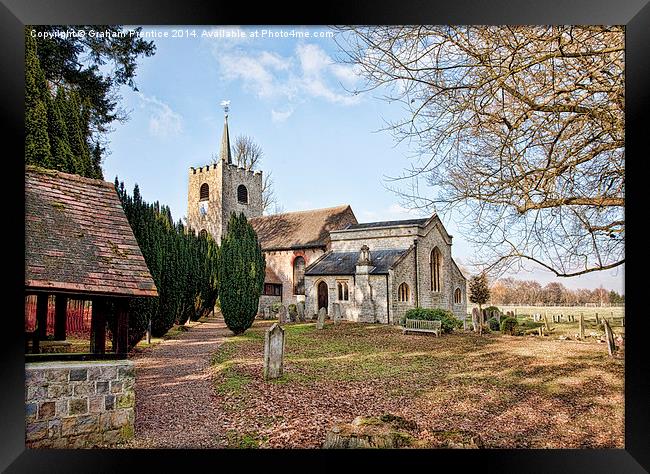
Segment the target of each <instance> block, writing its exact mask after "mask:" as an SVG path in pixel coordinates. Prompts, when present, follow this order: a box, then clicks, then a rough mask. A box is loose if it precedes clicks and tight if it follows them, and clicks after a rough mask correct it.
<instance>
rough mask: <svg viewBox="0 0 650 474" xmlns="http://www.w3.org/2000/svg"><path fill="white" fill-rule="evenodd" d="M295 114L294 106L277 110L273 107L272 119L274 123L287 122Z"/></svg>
mask: <svg viewBox="0 0 650 474" xmlns="http://www.w3.org/2000/svg"><path fill="white" fill-rule="evenodd" d="M291 114H293V108H291V107H289V109H288V110H275V109H271V120H272V121H273V122H274V123H281V122H285V121H286V120H287V119H288V118H289V117H291Z"/></svg>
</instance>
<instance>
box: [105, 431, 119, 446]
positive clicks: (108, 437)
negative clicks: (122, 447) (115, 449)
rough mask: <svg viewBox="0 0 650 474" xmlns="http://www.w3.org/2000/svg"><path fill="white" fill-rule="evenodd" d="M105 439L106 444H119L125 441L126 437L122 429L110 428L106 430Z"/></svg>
mask: <svg viewBox="0 0 650 474" xmlns="http://www.w3.org/2000/svg"><path fill="white" fill-rule="evenodd" d="M103 441H104V443H106V444H117V443H121V442H122V441H124V439H123V438H122V432H121V431H120V430H110V431H105V432H104V436H103Z"/></svg>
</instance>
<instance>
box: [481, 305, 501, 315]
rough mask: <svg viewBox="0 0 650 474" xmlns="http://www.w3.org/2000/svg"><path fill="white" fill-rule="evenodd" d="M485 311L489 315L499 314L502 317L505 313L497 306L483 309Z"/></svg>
mask: <svg viewBox="0 0 650 474" xmlns="http://www.w3.org/2000/svg"><path fill="white" fill-rule="evenodd" d="M483 309H484V310H485V311H486V312H487V314H493V313H499V314H500V315H502V316H503V311H501V310H500V309H499V308H497V307H496V306H488V307H487V308H483Z"/></svg>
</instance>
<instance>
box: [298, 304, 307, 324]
mask: <svg viewBox="0 0 650 474" xmlns="http://www.w3.org/2000/svg"><path fill="white" fill-rule="evenodd" d="M296 311H298V321H301V322H305V302H304V301H298V304H296Z"/></svg>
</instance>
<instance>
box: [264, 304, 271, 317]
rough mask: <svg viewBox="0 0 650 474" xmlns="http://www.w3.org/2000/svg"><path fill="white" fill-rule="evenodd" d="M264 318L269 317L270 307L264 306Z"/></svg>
mask: <svg viewBox="0 0 650 474" xmlns="http://www.w3.org/2000/svg"><path fill="white" fill-rule="evenodd" d="M264 319H271V308H269V307H268V306H267V307H266V308H264Z"/></svg>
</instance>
